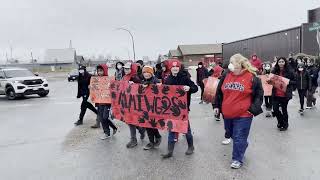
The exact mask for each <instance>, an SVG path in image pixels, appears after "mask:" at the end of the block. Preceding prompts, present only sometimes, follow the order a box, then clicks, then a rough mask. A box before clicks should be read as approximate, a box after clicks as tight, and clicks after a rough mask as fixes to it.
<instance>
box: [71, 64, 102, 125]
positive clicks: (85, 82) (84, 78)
mask: <svg viewBox="0 0 320 180" xmlns="http://www.w3.org/2000/svg"><path fill="white" fill-rule="evenodd" d="M90 79H91V75H90V74H89V73H88V72H87V70H86V67H85V66H80V67H79V77H78V94H77V98H80V97H82V103H81V112H80V115H79V120H78V121H76V122H75V123H74V124H75V125H76V126H79V125H82V124H83V117H84V115H85V114H86V111H87V108H89V109H90V110H91V111H92V112H94V113H95V114H97V109H96V108H94V106H93V105H92V104H91V103H89V102H88V98H89V95H90V90H89V85H90Z"/></svg>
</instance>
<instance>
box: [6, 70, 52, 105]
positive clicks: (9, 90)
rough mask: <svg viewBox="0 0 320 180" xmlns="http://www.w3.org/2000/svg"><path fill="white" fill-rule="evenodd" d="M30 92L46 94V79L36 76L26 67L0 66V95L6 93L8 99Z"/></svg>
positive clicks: (42, 95)
mask: <svg viewBox="0 0 320 180" xmlns="http://www.w3.org/2000/svg"><path fill="white" fill-rule="evenodd" d="M31 94H38V95H39V96H40V97H45V96H47V95H48V94H49V85H48V81H47V80H46V79H44V78H42V77H39V76H36V75H35V74H33V73H32V72H31V71H29V70H28V69H22V68H0V95H6V96H7V98H8V99H9V100H13V99H15V98H16V97H19V96H24V95H31Z"/></svg>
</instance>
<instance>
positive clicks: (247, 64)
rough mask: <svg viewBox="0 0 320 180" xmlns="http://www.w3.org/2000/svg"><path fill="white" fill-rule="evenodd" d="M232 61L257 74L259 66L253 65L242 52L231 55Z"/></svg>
mask: <svg viewBox="0 0 320 180" xmlns="http://www.w3.org/2000/svg"><path fill="white" fill-rule="evenodd" d="M231 62H233V63H237V64H240V65H241V67H242V68H243V69H246V70H247V71H249V72H250V73H252V74H254V75H255V76H256V75H257V68H255V67H253V66H252V65H251V63H250V61H249V60H248V59H247V58H246V57H244V56H242V55H241V54H239V53H238V54H235V55H233V56H231V58H230V63H231Z"/></svg>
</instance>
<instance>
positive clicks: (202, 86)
mask: <svg viewBox="0 0 320 180" xmlns="http://www.w3.org/2000/svg"><path fill="white" fill-rule="evenodd" d="M199 86H200V88H201V100H203V92H204V84H203V83H200V85H199Z"/></svg>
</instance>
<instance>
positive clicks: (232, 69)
mask: <svg viewBox="0 0 320 180" xmlns="http://www.w3.org/2000/svg"><path fill="white" fill-rule="evenodd" d="M228 69H229V70H230V71H231V72H233V71H234V65H233V64H231V63H230V64H229V65H228Z"/></svg>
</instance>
